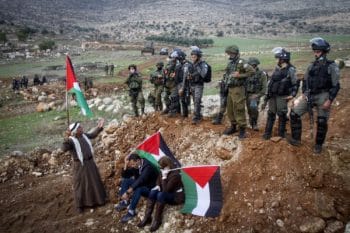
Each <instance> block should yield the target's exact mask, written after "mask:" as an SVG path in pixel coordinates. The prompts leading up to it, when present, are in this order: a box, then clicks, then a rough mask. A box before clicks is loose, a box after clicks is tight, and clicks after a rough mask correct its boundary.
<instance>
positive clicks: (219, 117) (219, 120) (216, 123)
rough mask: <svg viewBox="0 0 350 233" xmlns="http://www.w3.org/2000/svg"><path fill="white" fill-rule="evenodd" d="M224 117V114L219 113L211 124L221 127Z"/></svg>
mask: <svg viewBox="0 0 350 233" xmlns="http://www.w3.org/2000/svg"><path fill="white" fill-rule="evenodd" d="M223 117H224V114H222V113H221V112H219V113H218V114H217V115H216V117H215V118H214V120H213V121H212V122H211V123H212V124H213V125H221V122H222V118H223Z"/></svg>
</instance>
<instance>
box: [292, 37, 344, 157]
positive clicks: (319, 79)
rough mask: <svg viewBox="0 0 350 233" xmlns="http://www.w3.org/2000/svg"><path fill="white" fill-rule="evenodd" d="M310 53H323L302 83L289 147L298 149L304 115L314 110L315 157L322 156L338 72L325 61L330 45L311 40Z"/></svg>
mask: <svg viewBox="0 0 350 233" xmlns="http://www.w3.org/2000/svg"><path fill="white" fill-rule="evenodd" d="M310 42H311V43H312V48H313V50H318V51H322V55H321V56H320V57H316V60H315V61H314V62H313V63H311V64H310V65H309V67H308V68H307V70H306V73H305V75H304V80H303V87H302V92H303V95H304V96H303V97H304V98H302V99H301V101H300V102H299V103H298V104H297V105H296V106H294V107H293V108H292V111H291V113H290V119H291V130H292V138H291V140H290V143H291V144H292V145H300V143H301V131H302V123H301V116H302V115H303V114H304V113H306V112H307V111H309V112H311V114H312V111H313V107H316V110H317V133H316V142H315V148H314V151H315V153H321V151H322V145H323V143H324V141H325V138H326V134H327V130H328V124H327V121H328V119H329V114H330V105H331V103H332V102H333V100H334V99H335V98H336V96H337V94H338V91H339V89H340V84H339V68H338V66H337V65H336V63H335V62H334V61H330V60H328V59H327V58H326V54H327V53H328V52H329V50H330V45H329V44H328V42H327V41H325V40H323V39H322V38H314V39H312V40H311V41H310ZM326 102H329V104H330V105H329V108H324V104H326Z"/></svg>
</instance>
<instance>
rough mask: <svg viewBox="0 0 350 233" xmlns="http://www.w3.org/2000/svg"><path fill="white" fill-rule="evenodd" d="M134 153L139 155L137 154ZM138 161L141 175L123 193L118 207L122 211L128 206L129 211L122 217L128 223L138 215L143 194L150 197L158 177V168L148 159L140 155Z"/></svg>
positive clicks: (122, 220)
mask: <svg viewBox="0 0 350 233" xmlns="http://www.w3.org/2000/svg"><path fill="white" fill-rule="evenodd" d="M132 155H133V156H135V157H136V156H137V157H138V155H137V154H132ZM130 156H131V155H130ZM137 161H138V162H137V163H138V164H139V166H138V167H139V174H140V175H139V177H138V178H137V179H135V181H134V182H133V183H131V184H130V186H129V188H128V189H127V190H126V191H125V192H124V193H121V194H122V196H121V198H122V200H123V201H121V202H120V203H119V204H118V206H117V207H116V210H117V211H122V210H123V209H126V208H127V207H128V212H127V213H126V214H125V215H124V216H123V217H122V218H121V222H122V223H126V222H128V221H129V220H130V219H132V218H133V217H135V216H136V211H135V209H136V206H137V204H138V202H139V200H140V198H141V196H144V197H148V195H149V192H150V190H151V188H153V187H154V186H155V184H156V181H157V177H158V170H157V169H156V168H155V167H153V165H152V164H151V163H150V162H148V160H146V159H141V158H140V157H138V159H137ZM122 186H123V184H122ZM129 202H130V204H129ZM128 204H129V206H128Z"/></svg>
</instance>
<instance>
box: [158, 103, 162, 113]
mask: <svg viewBox="0 0 350 233" xmlns="http://www.w3.org/2000/svg"><path fill="white" fill-rule="evenodd" d="M158 107H159V111H163V104H162V103H160V104H159V106H158Z"/></svg>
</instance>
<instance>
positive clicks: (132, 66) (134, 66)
mask: <svg viewBox="0 0 350 233" xmlns="http://www.w3.org/2000/svg"><path fill="white" fill-rule="evenodd" d="M130 68H134V69H135V70H137V66H136V65H135V64H131V65H129V66H128V70H130Z"/></svg>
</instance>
